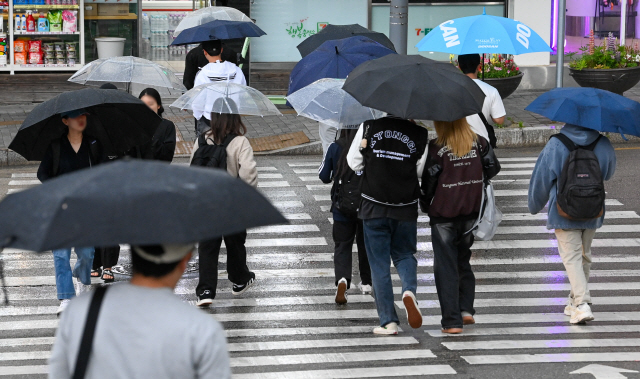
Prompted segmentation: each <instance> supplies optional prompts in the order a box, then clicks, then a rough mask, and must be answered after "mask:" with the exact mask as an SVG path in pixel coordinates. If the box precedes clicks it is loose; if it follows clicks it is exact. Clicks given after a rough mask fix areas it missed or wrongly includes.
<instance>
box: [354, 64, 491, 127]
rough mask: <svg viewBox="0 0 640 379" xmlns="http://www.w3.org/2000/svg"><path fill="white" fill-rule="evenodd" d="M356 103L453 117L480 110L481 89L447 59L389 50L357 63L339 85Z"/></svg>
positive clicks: (402, 113) (416, 115)
mask: <svg viewBox="0 0 640 379" xmlns="http://www.w3.org/2000/svg"><path fill="white" fill-rule="evenodd" d="M342 89H344V90H345V91H347V92H348V93H349V94H350V95H351V96H353V97H355V98H356V100H358V101H359V102H360V104H362V105H364V106H367V107H370V108H374V109H378V110H381V111H384V112H387V113H390V114H392V115H395V116H397V117H401V118H405V119H420V120H437V121H454V120H457V119H460V118H463V117H466V116H469V115H472V114H476V113H479V112H481V111H482V103H483V102H484V97H485V95H484V92H482V90H481V89H480V87H478V85H477V84H476V83H475V82H474V81H473V80H472V79H471V78H469V77H468V76H466V75H464V74H462V72H461V71H460V70H459V69H458V68H456V67H455V66H453V65H452V64H451V63H444V62H437V61H434V60H431V59H427V58H424V57H422V56H420V55H397V54H391V55H387V56H385V57H382V58H378V59H374V60H371V61H368V62H365V63H363V64H361V65H360V66H358V67H356V69H355V70H353V71H352V72H351V74H349V76H348V77H347V80H346V82H345V83H344V86H343V87H342Z"/></svg>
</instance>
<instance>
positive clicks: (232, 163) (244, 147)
mask: <svg viewBox="0 0 640 379" xmlns="http://www.w3.org/2000/svg"><path fill="white" fill-rule="evenodd" d="M206 136H207V144H209V145H215V143H214V142H213V139H212V138H209V137H210V136H211V134H209V133H207V135H206ZM196 150H198V140H197V139H196V142H195V143H194V144H193V150H192V151H191V159H190V160H189V161H192V160H193V155H194V154H195V152H196ZM227 172H228V173H229V174H230V175H231V176H233V177H234V178H240V179H242V180H243V181H245V182H246V183H248V184H249V185H251V186H253V187H254V188H256V187H258V170H257V169H256V161H255V159H254V158H253V149H252V148H251V144H250V143H249V140H248V139H247V137H244V136H237V137H236V138H234V139H233V140H232V141H231V142H230V143H229V146H227Z"/></svg>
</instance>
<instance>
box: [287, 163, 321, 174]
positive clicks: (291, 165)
mask: <svg viewBox="0 0 640 379" xmlns="http://www.w3.org/2000/svg"><path fill="white" fill-rule="evenodd" d="M287 164H288V165H289V167H320V162H317V163H316V162H309V163H287ZM316 172H318V170H316Z"/></svg>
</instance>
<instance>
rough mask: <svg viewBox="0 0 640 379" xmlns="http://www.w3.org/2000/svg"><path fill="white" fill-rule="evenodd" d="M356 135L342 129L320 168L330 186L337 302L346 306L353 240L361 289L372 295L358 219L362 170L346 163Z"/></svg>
mask: <svg viewBox="0 0 640 379" xmlns="http://www.w3.org/2000/svg"><path fill="white" fill-rule="evenodd" d="M355 135H356V130H355V129H342V130H341V131H340V138H339V139H338V140H337V141H335V142H334V143H332V144H331V145H330V146H329V150H328V151H327V154H326V155H325V156H324V160H323V161H322V165H320V170H319V171H320V172H319V176H320V180H322V182H323V183H331V182H332V181H333V186H332V187H331V213H332V214H333V242H334V244H335V252H334V255H333V265H334V270H335V277H336V281H335V285H336V287H337V288H336V299H335V300H336V303H338V304H346V303H347V290H349V289H350V288H351V274H352V263H353V262H352V260H353V257H352V255H353V254H352V250H353V241H354V239H355V241H356V245H357V247H358V268H359V271H360V280H361V281H360V284H359V285H358V287H360V290H361V291H362V293H371V268H370V267H369V259H368V258H367V250H366V248H365V244H364V230H363V225H362V220H360V219H358V208H359V207H360V198H361V196H360V184H361V179H362V171H358V172H355V171H353V170H352V169H351V168H350V167H349V165H348V164H347V154H348V152H349V147H350V146H351V144H352V143H353V138H354V137H355Z"/></svg>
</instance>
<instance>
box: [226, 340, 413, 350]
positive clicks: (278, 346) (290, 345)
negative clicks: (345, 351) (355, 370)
mask: <svg viewBox="0 0 640 379" xmlns="http://www.w3.org/2000/svg"><path fill="white" fill-rule="evenodd" d="M418 343H419V342H418V340H417V339H415V338H413V337H397V336H392V337H369V338H349V339H329V340H302V341H267V342H244V343H229V344H227V347H228V349H229V351H230V352H237V351H254V350H260V351H262V350H293V349H320V348H324V347H333V348H339V347H352V346H388V345H416V344H418Z"/></svg>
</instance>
